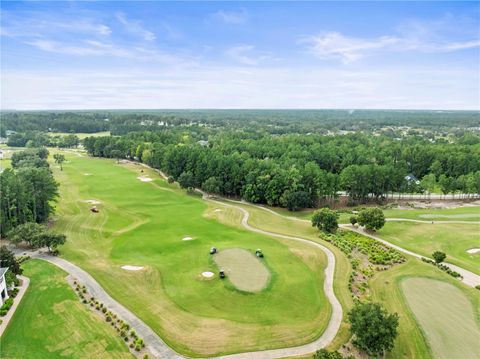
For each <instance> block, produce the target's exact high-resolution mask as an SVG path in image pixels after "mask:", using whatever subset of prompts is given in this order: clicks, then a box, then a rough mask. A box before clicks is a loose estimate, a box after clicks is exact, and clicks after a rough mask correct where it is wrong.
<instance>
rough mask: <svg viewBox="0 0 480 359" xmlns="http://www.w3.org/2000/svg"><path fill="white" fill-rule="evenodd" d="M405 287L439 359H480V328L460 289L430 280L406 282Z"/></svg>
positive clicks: (417, 279)
mask: <svg viewBox="0 0 480 359" xmlns="http://www.w3.org/2000/svg"><path fill="white" fill-rule="evenodd" d="M401 287H402V290H403V293H404V295H405V298H406V299H407V303H408V305H409V307H410V308H411V310H412V312H413V313H414V314H415V317H416V318H417V320H418V322H419V323H420V326H421V327H422V329H423V331H424V332H425V336H426V337H427V340H428V342H429V344H430V347H431V349H432V352H433V356H434V357H435V358H439V359H443V358H444V359H448V358H464V359H467V358H471V359H475V358H479V357H480V346H479V342H478V340H479V338H480V327H479V325H478V323H477V322H476V321H475V312H474V310H473V307H472V303H471V302H470V301H469V300H468V298H467V297H466V296H465V295H464V294H463V293H462V292H461V291H460V290H459V289H458V288H456V287H455V286H453V285H451V284H448V283H445V282H441V281H437V280H432V279H427V278H409V279H406V280H404V281H403V282H402V284H401ZM439 313H441V314H440V315H439Z"/></svg>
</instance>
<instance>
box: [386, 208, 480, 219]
mask: <svg viewBox="0 0 480 359" xmlns="http://www.w3.org/2000/svg"><path fill="white" fill-rule="evenodd" d="M384 214H385V217H387V218H388V217H390V218H407V219H417V220H423V221H476V222H478V221H480V206H465V207H459V208H445V209H433V208H430V209H387V210H384Z"/></svg>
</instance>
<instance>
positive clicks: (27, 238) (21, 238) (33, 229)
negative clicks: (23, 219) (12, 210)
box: [7, 222, 46, 245]
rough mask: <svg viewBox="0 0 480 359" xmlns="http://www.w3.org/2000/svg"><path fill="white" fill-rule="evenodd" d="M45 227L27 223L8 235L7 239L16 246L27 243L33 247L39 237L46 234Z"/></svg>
mask: <svg viewBox="0 0 480 359" xmlns="http://www.w3.org/2000/svg"><path fill="white" fill-rule="evenodd" d="M45 230H46V229H45V226H43V225H41V224H38V223H35V222H27V223H24V224H21V225H19V226H17V227H15V228H14V229H12V230H11V231H10V232H8V233H7V239H8V240H9V241H10V242H11V243H14V244H19V243H21V242H26V243H28V244H29V245H33V243H35V242H36V241H37V237H38V236H39V235H41V234H42V233H43V232H45Z"/></svg>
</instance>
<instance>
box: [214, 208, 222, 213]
mask: <svg viewBox="0 0 480 359" xmlns="http://www.w3.org/2000/svg"><path fill="white" fill-rule="evenodd" d="M221 211H222V210H221V209H220V208H217V209H216V210H214V212H221Z"/></svg>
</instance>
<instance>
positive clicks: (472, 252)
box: [467, 248, 480, 254]
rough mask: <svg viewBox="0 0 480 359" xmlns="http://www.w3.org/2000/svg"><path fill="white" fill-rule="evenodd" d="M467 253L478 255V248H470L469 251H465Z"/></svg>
mask: <svg viewBox="0 0 480 359" xmlns="http://www.w3.org/2000/svg"><path fill="white" fill-rule="evenodd" d="M467 253H468V254H477V253H480V248H471V249H469V250H467Z"/></svg>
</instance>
